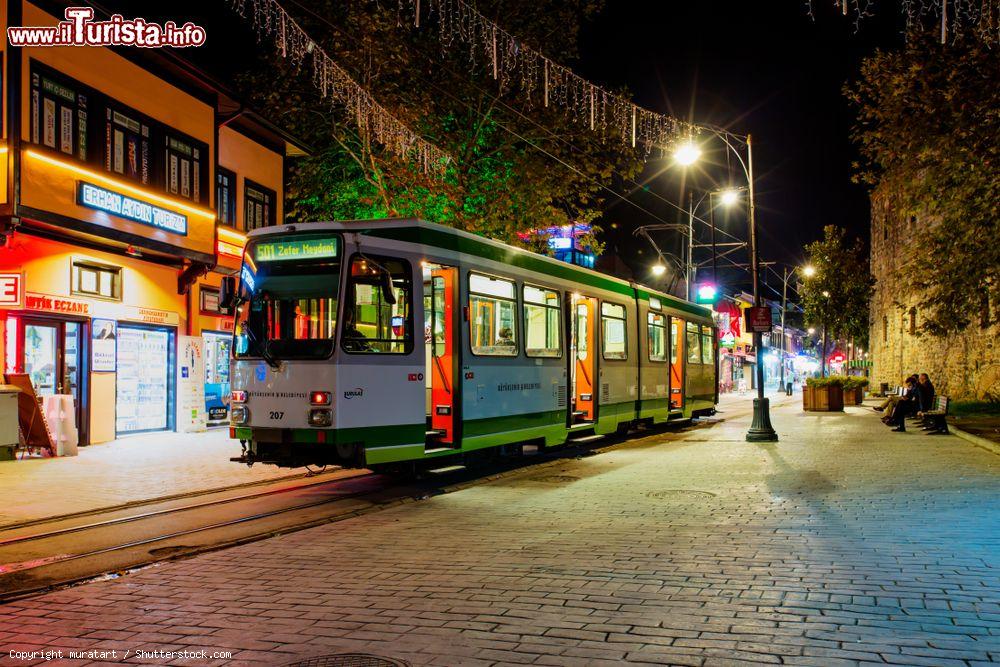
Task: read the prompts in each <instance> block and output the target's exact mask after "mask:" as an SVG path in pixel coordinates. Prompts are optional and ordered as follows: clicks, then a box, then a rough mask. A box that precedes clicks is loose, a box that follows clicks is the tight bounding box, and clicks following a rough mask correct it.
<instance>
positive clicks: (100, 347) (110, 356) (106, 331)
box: [90, 318, 118, 373]
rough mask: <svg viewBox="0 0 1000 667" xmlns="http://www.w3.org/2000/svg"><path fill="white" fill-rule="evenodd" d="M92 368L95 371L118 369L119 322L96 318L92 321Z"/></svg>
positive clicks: (104, 371)
mask: <svg viewBox="0 0 1000 667" xmlns="http://www.w3.org/2000/svg"><path fill="white" fill-rule="evenodd" d="M90 338H91V341H90V369H91V370H92V371H94V372H95V373H114V372H115V371H116V370H118V364H117V362H118V323H117V322H115V321H114V320H103V319H96V318H95V319H94V320H93V321H92V322H91V323H90Z"/></svg>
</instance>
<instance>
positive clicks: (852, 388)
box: [844, 375, 868, 405]
mask: <svg viewBox="0 0 1000 667" xmlns="http://www.w3.org/2000/svg"><path fill="white" fill-rule="evenodd" d="M867 386H868V378H866V377H862V376H859V375H851V376H848V377H847V378H845V379H844V405H861V401H862V400H864V398H865V387H867Z"/></svg>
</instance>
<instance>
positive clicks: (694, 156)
mask: <svg viewBox="0 0 1000 667" xmlns="http://www.w3.org/2000/svg"><path fill="white" fill-rule="evenodd" d="M700 157H701V149H700V148H698V146H697V145H695V143H694V142H693V141H690V140H688V141H686V142H684V143H683V144H681V145H680V146H678V147H677V148H675V149H674V161H675V162H677V164H679V165H681V166H682V167H687V166H690V165H692V164H694V163H695V162H697V161H698V158H700Z"/></svg>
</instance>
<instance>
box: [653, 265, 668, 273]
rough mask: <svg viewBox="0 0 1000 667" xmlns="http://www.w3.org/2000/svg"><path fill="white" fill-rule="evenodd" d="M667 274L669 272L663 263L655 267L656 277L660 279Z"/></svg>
mask: <svg viewBox="0 0 1000 667" xmlns="http://www.w3.org/2000/svg"><path fill="white" fill-rule="evenodd" d="M666 272H667V267H666V265H665V264H663V263H662V262H661V263H659V264H657V265H656V266H654V267H653V275H654V276H657V277H659V276H662V275H663V274H664V273H666Z"/></svg>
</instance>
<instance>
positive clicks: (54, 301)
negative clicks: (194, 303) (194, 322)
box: [24, 292, 180, 326]
mask: <svg viewBox="0 0 1000 667" xmlns="http://www.w3.org/2000/svg"><path fill="white" fill-rule="evenodd" d="M24 307H25V308H26V309H28V310H42V311H45V312H48V313H58V314H63V315H78V316H82V317H99V318H104V319H109V320H125V321H129V322H144V323H146V324H162V325H164V326H177V325H178V324H179V323H180V316H179V315H178V314H177V313H175V312H172V311H169V310H159V309H157V308H143V307H140V306H126V305H125V304H121V303H109V302H107V301H89V300H84V299H71V298H68V297H61V296H51V295H49V294H38V293H34V292H28V293H27V294H25V298H24Z"/></svg>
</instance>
